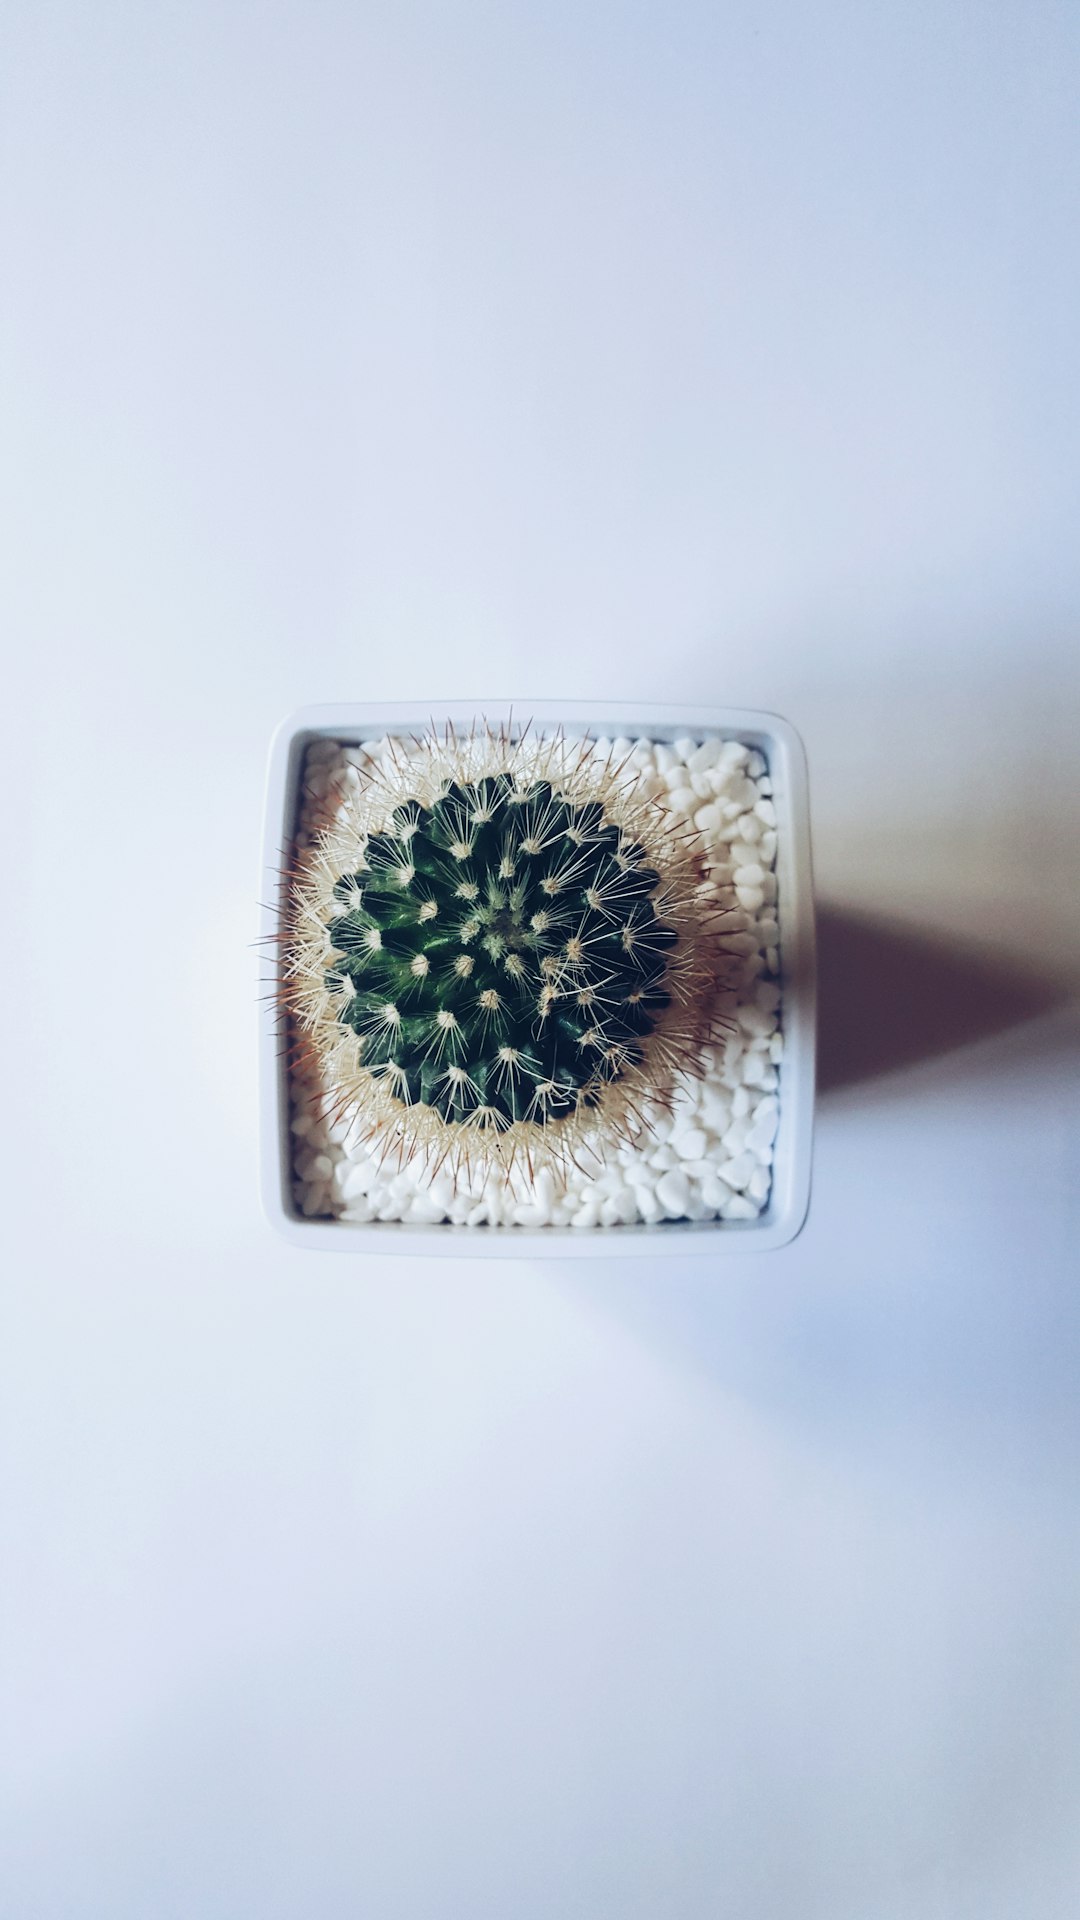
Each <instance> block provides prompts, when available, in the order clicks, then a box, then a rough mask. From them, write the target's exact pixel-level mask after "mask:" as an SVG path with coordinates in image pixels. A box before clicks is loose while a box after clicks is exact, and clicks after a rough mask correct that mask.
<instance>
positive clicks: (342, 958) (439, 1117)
mask: <svg viewBox="0 0 1080 1920" xmlns="http://www.w3.org/2000/svg"><path fill="white" fill-rule="evenodd" d="M699 879H700V875H699V872H698V869H697V867H696V864H695V861H694V858H693V855H692V854H691V853H690V852H688V850H687V848H686V846H685V844H684V843H683V842H681V841H679V840H678V838H677V836H675V834H674V833H673V832H672V830H671V828H670V826H669V825H668V824H667V823H666V821H665V819H664V816H663V815H662V813H661V811H660V809H658V808H657V807H656V806H655V804H653V803H651V802H647V801H643V800H642V799H641V797H640V795H635V792H634V778H633V775H632V774H629V775H628V774H627V773H626V772H625V771H621V770H619V769H615V768H613V767H612V766H611V764H610V762H606V763H605V762H603V761H601V762H600V763H599V765H597V763H596V760H595V756H593V755H592V754H591V752H590V750H589V749H588V747H586V746H581V745H580V744H574V745H573V746H571V745H570V744H569V743H567V742H565V741H563V740H561V739H560V740H556V741H548V742H541V743H535V744H533V745H532V746H531V747H530V748H529V749H528V750H524V749H523V747H522V744H521V742H520V741H519V742H517V743H512V742H511V741H510V740H509V738H508V736H507V735H506V734H505V733H501V734H499V735H492V734H490V733H487V734H484V735H481V736H477V735H475V734H474V735H473V736H471V737H470V739H469V740H467V741H464V742H458V741H456V740H454V741H450V740H448V741H446V742H440V741H438V740H437V739H435V738H434V737H430V738H428V739H427V740H426V741H424V742H422V743H420V744H419V747H418V751H417V753H416V754H414V755H412V756H410V757H408V758H402V757H398V758H397V759H396V760H395V761H394V762H392V763H391V767H390V771H389V775H383V776H382V777H378V776H377V777H375V778H373V779H371V780H370V781H369V783H368V786H367V788H366V789H365V790H363V791H362V792H361V794H360V795H359V796H358V797H357V798H356V799H355V800H354V801H353V802H352V803H351V804H350V805H348V806H346V808H345V809H344V810H343V813H342V815H341V816H340V817H339V819H338V820H337V821H336V822H335V823H334V824H333V825H332V826H331V828H330V829H329V831H328V832H327V834H325V835H324V837H323V839H322V841H321V842H320V844H319V846H318V848H317V850H316V852H315V854H314V856H313V858H311V859H310V860H309V861H308V862H307V863H306V865H305V867H304V869H303V871H302V873H301V875H300V877H299V880H298V883H297V886H296V889H295V894H294V913H293V924H292V933H291V941H290V947H289V951H288V962H287V975H288V979H289V982H290V990H289V992H288V994H287V1001H288V1004H289V1006H290V1008H291V1010H292V1012H293V1013H294V1014H295V1016H296V1017H297V1019H298V1021H299V1024H300V1026H301V1028H302V1029H303V1030H304V1031H305V1032H306V1034H307V1035H308V1036H309V1038H310V1043H311V1044H313V1045H314V1046H315V1048H316V1050H317V1052H318V1053H319V1055H320V1056H321V1064H322V1068H323V1079H324V1083H325V1084H326V1085H327V1087H328V1088H332V1089H333V1090H334V1091H335V1092H336V1095H337V1099H338V1105H339V1107H340V1109H341V1110H342V1111H346V1110H351V1111H352V1112H354V1113H355V1114H357V1115H358V1116H359V1117H360V1119H361V1120H362V1121H366V1122H367V1124H368V1126H369V1128H370V1131H371V1132H372V1133H375V1134H378V1133H380V1132H382V1133H383V1134H386V1133H387V1131H388V1132H389V1137H390V1138H391V1139H396V1140H397V1141H398V1144H399V1146H401V1147H402V1148H403V1149H404V1150H407V1151H411V1150H413V1149H414V1148H416V1147H419V1148H421V1149H422V1150H423V1151H424V1152H425V1153H427V1154H429V1155H430V1154H432V1153H434V1154H436V1155H437V1156H438V1157H440V1158H443V1157H445V1156H446V1155H447V1154H450V1155H452V1156H453V1157H454V1158H456V1159H458V1160H460V1159H472V1158H474V1157H476V1156H477V1155H478V1154H479V1155H480V1156H482V1157H485V1158H488V1159H494V1160H497V1161H501V1162H502V1163H503V1164H504V1165H505V1164H507V1162H508V1161H509V1160H512V1158H513V1156H514V1155H515V1154H517V1153H519V1152H522V1151H524V1153H525V1154H526V1156H527V1158H528V1160H529V1163H530V1164H535V1163H536V1161H538V1160H539V1161H541V1162H542V1161H544V1160H549V1161H551V1160H554V1161H558V1160H559V1159H560V1158H563V1157H565V1156H566V1155H567V1154H571V1155H572V1154H573V1152H574V1151H575V1149H576V1147H577V1146H578V1145H579V1144H581V1143H583V1142H584V1141H586V1140H588V1139H590V1138H595V1137H596V1136H597V1135H598V1134H599V1135H606V1136H608V1137H609V1138H610V1137H611V1136H612V1135H615V1136H619V1135H625V1132H626V1127H627V1123H628V1121H629V1120H630V1119H631V1117H638V1118H639V1117H640V1115H641V1111H642V1104H643V1102H644V1101H645V1100H646V1099H649V1098H655V1097H657V1096H658V1095H662V1094H663V1093H664V1092H665V1091H666V1090H668V1089H669V1088H670V1085H671V1082H672V1078H673V1076H674V1074H675V1073H676V1072H677V1071H678V1069H679V1067H680V1066H685V1065H690V1064H693V1062H694V1059H695V1058H696V1054H697V1051H698V1049H699V1047H700V1042H701V1040H702V1039H703V1038H704V1037H706V1036H705V1033H704V1031H703V1027H702V1008H701V989H702V985H703V982H704V981H705V980H706V979H707V978H708V972H709V970H708V966H707V963H706V959H705V954H704V936H703V927H702V923H701V919H700V914H699V911H698V908H699V904H700V903H699V901H698V882H699Z"/></svg>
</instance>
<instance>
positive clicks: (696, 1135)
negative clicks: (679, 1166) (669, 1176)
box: [671, 1127, 709, 1160]
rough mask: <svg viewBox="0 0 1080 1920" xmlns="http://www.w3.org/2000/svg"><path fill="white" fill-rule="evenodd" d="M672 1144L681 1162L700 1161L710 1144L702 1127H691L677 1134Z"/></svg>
mask: <svg viewBox="0 0 1080 1920" xmlns="http://www.w3.org/2000/svg"><path fill="white" fill-rule="evenodd" d="M671 1144H672V1146H673V1147H674V1149H675V1151H676V1153H677V1154H678V1156H679V1159H680V1160H700V1159H701V1157H702V1155H703V1154H704V1152H705V1149H706V1147H707V1146H708V1144H709V1142H708V1139H707V1138H706V1136H705V1134H704V1133H703V1132H702V1130H701V1128H700V1127H689V1128H687V1131H686V1132H685V1133H677V1134H676V1135H675V1138H674V1140H673V1141H672V1143H671Z"/></svg>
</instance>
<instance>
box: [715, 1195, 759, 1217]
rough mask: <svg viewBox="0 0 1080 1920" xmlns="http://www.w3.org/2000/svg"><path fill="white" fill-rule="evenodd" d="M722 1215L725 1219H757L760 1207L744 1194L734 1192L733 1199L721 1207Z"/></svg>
mask: <svg viewBox="0 0 1080 1920" xmlns="http://www.w3.org/2000/svg"><path fill="white" fill-rule="evenodd" d="M720 1217H721V1219H723V1220H756V1219H757V1217H758V1209H757V1207H756V1206H755V1205H754V1202H753V1201H752V1200H747V1199H746V1197H745V1195H744V1194H741V1193H733V1194H732V1196H731V1199H730V1200H726V1201H725V1202H724V1205H723V1206H722V1207H721V1209H720Z"/></svg>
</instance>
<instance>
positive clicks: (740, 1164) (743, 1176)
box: [716, 1152, 757, 1189]
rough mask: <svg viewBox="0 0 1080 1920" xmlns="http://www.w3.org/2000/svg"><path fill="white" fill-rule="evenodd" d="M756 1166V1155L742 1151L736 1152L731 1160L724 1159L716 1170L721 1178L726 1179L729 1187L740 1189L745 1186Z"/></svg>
mask: <svg viewBox="0 0 1080 1920" xmlns="http://www.w3.org/2000/svg"><path fill="white" fill-rule="evenodd" d="M756 1166H757V1158H756V1155H754V1154H752V1153H747V1152H743V1153H737V1154H736V1155H735V1157H734V1159H732V1160H725V1161H724V1162H723V1163H722V1164H721V1165H720V1166H719V1167H717V1169H716V1171H717V1173H718V1174H719V1175H720V1178H721V1180H726V1181H727V1183H728V1186H729V1187H737V1188H739V1189H742V1188H743V1187H745V1186H746V1184H747V1181H748V1180H749V1178H750V1175H751V1174H752V1173H753V1171H754V1168H755V1167H756Z"/></svg>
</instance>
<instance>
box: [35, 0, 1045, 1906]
mask: <svg viewBox="0 0 1080 1920" xmlns="http://www.w3.org/2000/svg"><path fill="white" fill-rule="evenodd" d="M1077 54H1078V48H1077V14H1076V11H1075V9H1074V8H1072V7H1070V6H1069V5H1068V4H1066V3H1065V0H1062V3H1061V4H1049V3H1047V0H1032V3H1030V4H1019V0H1017V3H1015V4H997V5H995V4H981V5H980V4H977V3H975V4H959V3H958V0H933V3H932V4H931V0H883V3H881V0H878V3H876V4H873V5H866V4H855V0H850V3H849V4H846V5H845V4H833V5H824V6H811V5H804V6H803V5H798V4H794V3H793V0H780V4H778V5H776V6H774V7H771V8H766V7H763V6H751V5H749V4H745V3H744V4H726V5H707V4H701V5H694V4H691V3H690V0H674V4H671V3H670V0H669V4H667V5H663V4H660V0H654V3H653V4H646V3H645V0H636V3H631V0H626V3H625V4H622V5H616V4H613V3H605V0H576V3H574V0H532V4H522V3H521V0H517V3H516V4H515V3H512V0H511V3H507V4H495V0H490V4H474V3H473V0H462V3H461V4H456V5H455V4H444V5H437V4H434V0H432V3H431V4H428V5H425V4H422V0H400V4H387V3H383V4H364V0H354V3H353V4H345V0H341V3H340V4H333V3H332V0H308V4H306V5H304V6H301V5H299V4H297V3H294V4H273V3H272V0H268V3H267V4H263V5H256V4H239V3H238V0H225V3H224V4H211V0H188V3H187V4H179V5H163V4H162V5H157V4H148V3H147V0H141V3H136V0H130V3H129V4H127V5H124V4H119V3H118V0H93V3H92V4H86V3H85V0H8V5H7V7H6V8H5V12H4V26H3V45H2V49H0V74H2V80H0V86H2V92H3V105H2V116H0V117H2V127H3V133H2V139H3V176H4V181H3V236H2V258H3V278H4V281H5V294H4V299H3V302H2V310H0V358H2V368H3V378H4V403H3V420H2V423H0V433H2V440H3V472H4V500H3V508H2V521H3V535H4V540H5V543H6V549H7V551H6V557H5V562H4V568H3V576H4V596H5V611H4V632H5V637H6V648H7V664H6V667H5V675H4V692H5V701H4V710H5V749H4V755H3V772H4V780H5V787H6V789H7V791H6V795H5V814H4V818H5V822H6V829H5V833H4V849H5V853H4V868H3V871H4V909H3V920H4V924H5V928H6V929H7V931H6V932H5V936H4V973H5V985H4V998H3V1017H4V1062H5V1072H4V1083H3V1097H2V1100H0V1113H2V1116H3V1127H4V1145H3V1167H4V1176H5V1184H6V1187H7V1196H6V1199H5V1206H4V1239H5V1243H6V1247H7V1252H8V1258H7V1261H6V1276H5V1280H4V1313H5V1332H4V1342H3V1359H2V1369H3V1375H2V1382H0V1388H2V1402H3V1420H4V1443H3V1468H2V1472H3V1495H4V1513H5V1518H4V1539H3V1558H4V1567H5V1572H4V1580H3V1587H4V1599H3V1612H4V1626H3V1655H4V1668H5V1698H4V1702H3V1712H2V1716H0V1719H2V1725H3V1729H4V1732H3V1736H2V1745H3V1780H2V1788H3V1791H2V1800H3V1805H4V1812H5V1826H4V1835H5V1838H4V1854H5V1872H4V1874H3V1875H2V1876H0V1877H2V1878H3V1880H4V1882H5V1884H6V1886H7V1889H8V1891H7V1894H6V1895H5V1906H4V1911H5V1913H9V1914H11V1915H12V1916H13V1920H46V1917H47V1920H249V1917H250V1920H660V1917H661V1916H663V1917H664V1920H668V1917H669V1916H671V1917H672V1920H969V1917H970V1920H1067V1917H1068V1920H1071V1917H1072V1916H1073V1915H1075V1913H1076V1911H1077V1909H1078V1905H1080V1626H1078V1614H1080V1507H1078V1497H1077V1467H1078V1453H1080V1447H1078V1441H1080V1414H1078V1407H1077V1371H1078V1368H1077V1363H1078V1359H1080V1312H1078V1305H1077V1278H1078V1270H1080V1259H1078V1256H1077V1243H1078V1228H1080V1210H1078V1202H1077V1190H1078V1175H1080V1110H1078V1109H1080V1101H1078V1064H1080V1023H1078V1020H1077V1017H1076V1012H1075V1006H1074V1007H1073V1008H1070V1006H1069V1004H1068V996H1069V994H1070V993H1071V992H1074V991H1075V989H1076V986H1077V981H1078V969H1077V958H1076V956H1077V937H1078V934H1080V914H1078V906H1077V901H1078V895H1080V889H1078V879H1080V875H1078V872H1077V863H1076V859H1075V846H1076V840H1075V836H1076V831H1077V826H1078V824H1080V759H1078V755H1077V752H1076V746H1075V736H1076V728H1077V718H1078V713H1080V647H1078V644H1077V628H1078V614H1080V557H1078V542H1077V537H1076V533H1077V524H1078V506H1080V488H1078V486H1077V479H1078V464H1080V463H1078V455H1077V447H1078V425H1080V422H1078V418H1077V415H1078V412H1080V408H1078V397H1080V383H1078V379H1077V373H1078V367H1077V354H1076V337H1077V313H1078V311H1080V271H1078V264H1077V213H1078V205H1077V200H1078V196H1077V184H1078V171H1080V168H1078V158H1077V154H1078V149H1077V142H1076V135H1075V117H1074V116H1075V100H1076V82H1077V78H1078V75H1080V61H1078V57H1077ZM496 695H497V696H508V695H513V696H514V697H515V699H516V700H518V701H519V702H523V703H526V704H527V702H528V700H529V698H530V697H531V698H541V697H543V698H557V697H559V696H561V695H566V696H567V697H571V696H572V697H574V698H588V697H595V698H597V699H614V698H616V697H621V696H625V697H626V698H631V699H649V698H652V699H664V698H667V699H670V700H676V701H683V702H690V701H694V700H700V701H702V702H713V703H723V704H737V705H763V706H767V707H771V708H773V709H775V710H777V711H779V712H781V713H783V714H785V715H786V716H787V717H788V718H789V719H790V720H792V721H793V722H794V723H795V725H796V726H797V727H798V728H799V729H800V730H801V732H802V733H803V735H804V737H805V740H806V743H807V747H808V751H809V756H810V766H811V780H812V798H813V807H814V835H815V851H816V860H817V876H818V883H819V893H820V897H821V900H822V903H823V907H824V909H825V912H824V914H823V923H822V931H823V950H824V980H823V991H824V1026H825V1032H824V1036H823V1056H824V1057H823V1065H824V1072H825V1079H826V1083H827V1085H826V1091H825V1092H824V1094H823V1097H822V1100H821V1104H820V1110H819V1131H818V1137H817V1151H816V1177H815V1195H814V1201H813V1207H812V1212H811V1218H810V1222H809V1224H808V1226H807V1228H806V1230H805V1232H804V1234H803V1235H802V1237H801V1239H800V1240H799V1241H798V1242H797V1243H796V1244H795V1245H794V1246H792V1247H791V1248H789V1249H787V1250H786V1251H784V1252H782V1253H778V1254H775V1255H772V1256H761V1257H760V1258H758V1259H756V1260H755V1259H754V1258H752V1257H746V1258H739V1259H736V1260H731V1261H725V1262H714V1261H711V1260H710V1259H708V1258H707V1257H703V1258H702V1259H701V1260H700V1262H698V1261H687V1262H685V1263H683V1262H679V1263H674V1262H672V1263H670V1264H667V1263H665V1262H663V1261H660V1260H658V1261H657V1263H656V1264H655V1266H654V1267H652V1268H651V1269H650V1268H649V1266H648V1264H647V1263H646V1262H634V1263H628V1264H627V1265H626V1267H625V1268H621V1267H620V1262H619V1260H618V1257H617V1244H616V1243H614V1242H613V1246H614V1247H615V1250H614V1251H613V1253H612V1257H611V1259H610V1261H606V1260H604V1261H596V1262H593V1261H589V1262H584V1263H580V1264H578V1265H575V1264H574V1263H572V1262H569V1261H567V1262H559V1263H554V1262H553V1263H548V1264H540V1263H537V1264H533V1265H519V1264H516V1263H514V1262H510V1261H506V1262H505V1263H504V1262H501V1261H499V1262H490V1263H479V1262H478V1263H476V1264H475V1265H474V1266H473V1265H470V1263H469V1262H468V1260H466V1259H462V1260H461V1261H460V1262H456V1261H455V1262H448V1263H443V1262H438V1263H432V1268H431V1270H429V1269H428V1268H427V1267H426V1266H425V1265H424V1264H423V1263H422V1262H420V1261H416V1262H411V1261H404V1260H403V1261H391V1260H382V1259H371V1260H368V1261H366V1262H365V1263H363V1265H361V1264H359V1263H357V1262H355V1261H353V1260H352V1259H348V1258H344V1259H329V1258H327V1259H320V1258H318V1257H316V1256H310V1255H306V1254H303V1253H300V1252H298V1251H296V1250H294V1249H292V1248H290V1247H288V1246H286V1245H285V1244H284V1243H281V1242H278V1241H277V1240H276V1239H275V1238H274V1237H273V1236H272V1235H271V1233H270V1232H269V1230H268V1228H267V1227H265V1225H264V1224H263V1222H262V1220H261V1218H260V1215H259V1211H258V1204H257V1198H256V1161H255V1139H254V1059H255V1046H254V1039H255V1032H254V1028H255V1017H256V1016H255V1009H254V1004H253V1003H254V994H255V991H256V989H255V985H254V975H255V961H254V957H253V953H252V951H251V949H250V947H249V946H248V944H247V943H248V942H249V941H250V939H251V938H252V936H253V932H254V900H255V898H256V896H257V894H258V892H259V890H260V887H261V886H262V885H263V884H265V883H264V882H263V880H262V879H261V877H260V876H259V875H258V873H257V846H258V836H259V828H260V811H261V802H262V792H261V785H262V778H263V768H264V761H265V753H266V747H267V742H268V738H269V735H270V732H271V730H272V728H273V726H274V724H275V723H276V722H277V720H278V719H279V718H280V717H281V715H282V714H283V713H284V712H286V711H287V710H289V709H290V708H292V707H295V706H297V705H300V704H303V703H306V702H310V701H315V700H334V699H342V700H371V699H380V698H383V699H402V698H407V699H413V698H418V699H423V698H426V697H428V696H430V697H431V698H433V699H436V698H448V697H465V698H472V697H476V698H477V700H482V699H483V698H484V697H485V696H486V697H492V696H496ZM961 1042H962V1043H963V1044H962V1045H961V1044H960V1043H961ZM436 1266H437V1268H438V1271H435V1270H434V1268H435V1267H436Z"/></svg>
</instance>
